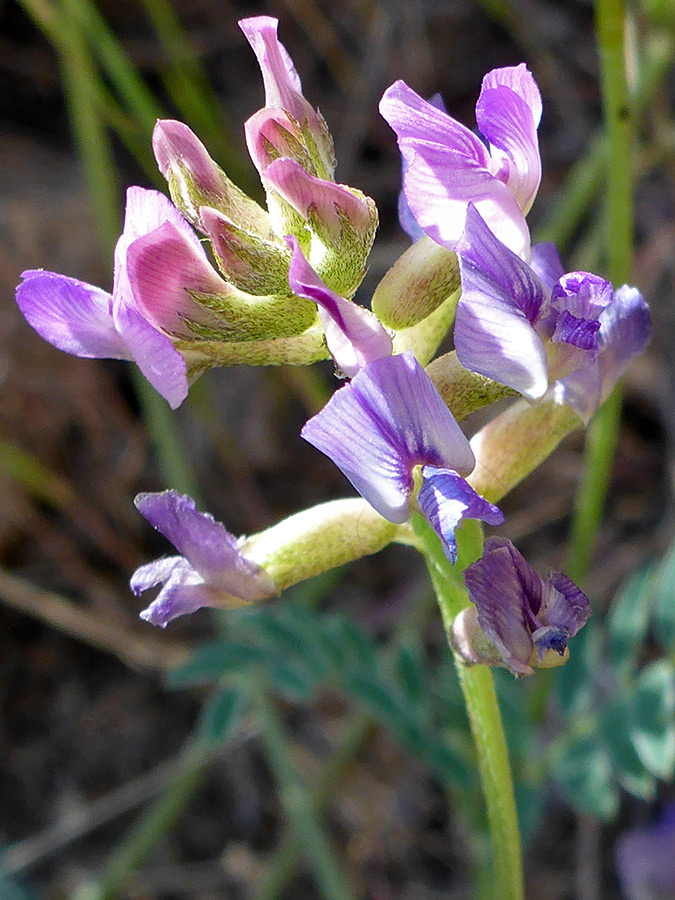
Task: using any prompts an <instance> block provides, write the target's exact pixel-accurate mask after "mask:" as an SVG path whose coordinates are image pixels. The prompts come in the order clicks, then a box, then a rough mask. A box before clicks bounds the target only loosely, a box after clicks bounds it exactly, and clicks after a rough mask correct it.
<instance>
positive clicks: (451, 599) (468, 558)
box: [415, 518, 525, 900]
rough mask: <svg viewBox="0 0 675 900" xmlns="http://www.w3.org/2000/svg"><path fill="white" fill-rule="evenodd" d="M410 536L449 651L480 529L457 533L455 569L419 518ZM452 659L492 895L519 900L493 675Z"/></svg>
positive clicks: (516, 839) (515, 836)
mask: <svg viewBox="0 0 675 900" xmlns="http://www.w3.org/2000/svg"><path fill="white" fill-rule="evenodd" d="M415 531H416V532H417V534H418V535H419V537H420V538H421V541H422V545H423V553H424V558H425V560H426V563H427V567H428V569H429V575H430V577H431V581H432V584H433V586H434V590H435V591H436V596H437V599H438V605H439V607H440V610H441V615H442V616H443V624H444V626H445V630H446V634H447V636H448V643H450V646H451V647H452V644H451V642H450V630H451V627H452V622H453V620H454V618H455V616H456V615H457V614H458V613H459V612H461V610H462V609H464V608H466V607H467V606H468V605H469V596H468V592H467V590H466V587H465V586H464V582H463V579H462V578H461V573H462V572H463V571H464V569H465V568H466V566H467V565H469V563H471V562H473V561H474V560H476V559H478V557H479V556H480V555H481V553H482V548H483V534H482V529H481V526H480V524H479V523H478V522H477V521H476V520H473V519H471V520H469V521H467V522H465V523H464V525H463V526H462V528H461V530H459V531H458V533H457V543H458V550H459V553H458V559H457V563H456V564H455V565H454V566H451V565H450V563H449V562H448V560H447V559H446V557H445V554H444V553H443V549H442V547H441V543H440V541H439V539H438V537H437V536H436V534H435V533H434V531H433V530H432V528H431V526H429V525H428V524H427V523H426V522H425V521H423V520H422V519H421V518H418V519H417V520H416V522H415ZM453 658H454V661H455V666H456V668H457V674H458V676H459V682H460V685H461V687H462V692H463V694H464V700H465V703H466V710H467V714H468V716H469V722H470V724H471V733H472V735H473V739H474V743H475V747H476V754H477V756H478V768H479V771H480V777H481V783H482V787H483V794H484V797H485V804H486V808H487V817H488V827H489V831H490V840H491V844H492V868H493V873H494V875H493V882H494V896H495V897H499V898H500V900H523V898H524V890H525V886H524V879H523V862H522V853H521V847H520V831H519V828H518V814H517V812H516V802H515V795H514V790H513V777H512V774H511V766H510V763H509V755H508V748H507V746H506V739H505V737H504V729H503V726H502V720H501V714H500V712H499V703H498V701H497V694H496V691H495V686H494V681H493V678H492V672H491V671H490V669H489V668H488V667H487V666H470V667H469V666H466V665H465V664H464V662H463V661H462V660H461V659H460V658H459V657H458V656H457V654H455V653H454V651H453Z"/></svg>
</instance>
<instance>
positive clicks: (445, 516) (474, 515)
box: [417, 466, 504, 563]
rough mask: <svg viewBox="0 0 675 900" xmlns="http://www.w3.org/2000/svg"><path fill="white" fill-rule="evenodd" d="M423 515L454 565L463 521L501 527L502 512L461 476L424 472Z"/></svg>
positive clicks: (447, 471) (429, 468)
mask: <svg viewBox="0 0 675 900" xmlns="http://www.w3.org/2000/svg"><path fill="white" fill-rule="evenodd" d="M417 502H418V504H419V507H420V510H421V511H422V515H423V516H424V517H425V518H426V519H427V521H428V522H429V524H430V525H431V527H432V528H433V529H434V531H435V532H436V533H437V534H438V536H439V537H440V539H441V541H442V543H443V550H444V552H445V555H446V556H447V557H448V559H449V560H450V562H452V563H454V562H456V560H457V539H456V538H455V529H456V528H457V526H458V525H459V523H460V522H461V520H462V519H480V520H481V521H482V522H487V523H488V524H489V525H501V524H502V522H503V521H504V515H503V513H502V511H501V510H500V509H499V508H498V507H496V506H494V505H493V504H492V503H488V501H487V500H485V499H483V497H481V496H480V494H477V493H476V491H474V489H473V488H472V487H471V486H470V485H469V483H468V482H467V481H465V479H464V478H462V476H461V475H458V474H457V472H453V471H452V470H451V469H439V468H436V467H434V466H424V467H423V468H422V486H421V488H420V492H419V494H418V497H417Z"/></svg>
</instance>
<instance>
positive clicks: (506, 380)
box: [455, 204, 651, 420]
mask: <svg viewBox="0 0 675 900" xmlns="http://www.w3.org/2000/svg"><path fill="white" fill-rule="evenodd" d="M456 252H457V256H458V259H459V267H460V275H461V280H462V295H461V297H460V300H459V303H458V305H457V315H456V318H455V348H456V350H457V357H458V359H459V361H460V362H461V363H462V365H463V366H464V367H465V368H467V369H469V370H470V371H472V372H477V373H478V374H480V375H486V376H487V377H488V378H492V379H493V380H494V381H497V382H499V383H500V384H504V385H506V386H507V387H510V388H513V389H514V390H516V391H519V392H520V393H521V394H523V395H524V396H526V397H528V398H529V399H531V400H534V399H537V398H539V397H542V396H543V395H544V394H545V393H546V391H547V390H548V387H549V383H551V382H557V384H556V386H555V396H556V397H557V399H558V400H559V401H560V402H566V403H568V404H569V405H570V406H571V407H572V408H573V409H574V410H575V412H577V413H578V415H579V416H580V417H581V418H583V419H584V420H588V419H589V418H590V416H591V415H592V414H593V412H594V411H595V410H596V409H597V407H598V405H599V404H600V403H601V402H602V400H603V399H604V398H605V397H606V396H607V394H608V393H609V392H610V391H611V389H612V387H613V385H614V383H615V382H616V380H617V378H618V377H619V376H620V375H621V374H622V372H623V371H624V369H625V368H626V366H627V365H628V363H629V361H630V360H631V359H632V358H633V356H635V355H636V354H638V353H640V352H641V351H642V350H643V349H644V347H645V345H646V343H647V341H648V340H649V336H650V333H651V319H650V315H649V309H648V307H647V304H646V303H645V301H644V300H643V298H642V296H641V294H640V293H639V291H637V290H635V289H634V288H629V287H627V286H624V287H621V288H619V289H618V290H617V291H614V290H613V289H612V285H611V284H610V283H609V282H608V281H605V279H604V278H600V277H599V276H597V275H593V274H591V273H590V272H570V273H567V274H565V273H564V270H563V267H562V264H561V262H560V258H559V256H558V253H557V251H556V249H555V247H554V246H553V245H552V244H537V245H535V246H534V247H533V248H532V260H531V264H530V265H528V264H527V263H525V262H523V260H522V259H520V258H519V257H518V256H517V255H516V254H515V253H513V252H512V251H511V250H509V249H508V247H506V246H505V245H504V244H503V243H502V242H501V241H499V240H498V239H497V238H496V237H495V235H494V234H493V233H492V231H491V230H490V229H489V228H488V226H487V224H486V223H485V222H484V221H483V219H482V218H481V216H480V214H479V213H478V210H477V209H476V207H474V205H473V204H469V208H468V211H467V215H466V228H465V230H464V233H463V235H462V238H461V240H460V241H459V242H458V244H457V248H456Z"/></svg>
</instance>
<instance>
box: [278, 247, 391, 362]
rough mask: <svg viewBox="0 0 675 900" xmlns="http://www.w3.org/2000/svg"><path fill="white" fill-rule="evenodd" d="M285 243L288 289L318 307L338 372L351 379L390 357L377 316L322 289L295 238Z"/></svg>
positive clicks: (322, 285) (389, 348) (324, 288)
mask: <svg viewBox="0 0 675 900" xmlns="http://www.w3.org/2000/svg"><path fill="white" fill-rule="evenodd" d="M286 243H287V244H288V246H289V247H290V249H291V250H292V251H293V259H292V261H291V265H290V268H289V270H288V281H289V284H290V286H291V290H292V291H293V293H295V294H297V295H298V296H299V297H305V298H306V299H307V300H312V301H313V302H314V303H316V304H317V306H318V307H319V317H320V318H321V325H322V327H323V330H324V334H325V336H326V344H327V345H328V349H329V350H330V352H331V356H332V357H333V359H334V360H335V364H336V366H337V368H338V370H339V371H340V373H341V374H343V375H345V376H346V377H347V378H352V377H353V376H354V375H356V373H357V372H358V371H359V370H360V369H362V368H363V367H364V366H365V365H367V364H368V363H369V362H372V361H373V360H375V359H380V358H381V357H383V356H391V353H392V342H391V337H390V336H389V334H388V333H387V332H386V331H385V329H384V328H383V327H382V325H380V323H379V322H378V320H377V317H376V316H374V315H373V314H372V313H371V312H369V310H367V309H364V308H363V307H362V306H357V304H356V303H352V302H351V300H346V299H345V298H344V297H340V296H339V294H336V293H335V291H331V290H330V288H328V287H326V285H325V284H324V283H323V281H322V280H321V279H320V278H319V276H318V275H317V274H316V272H315V271H314V269H313V268H312V267H311V266H310V264H309V263H308V262H307V260H306V258H305V256H304V254H303V252H302V250H301V249H300V244H299V243H298V240H297V238H295V237H292V236H289V237H287V238H286Z"/></svg>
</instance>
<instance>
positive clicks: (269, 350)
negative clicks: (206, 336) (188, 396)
mask: <svg viewBox="0 0 675 900" xmlns="http://www.w3.org/2000/svg"><path fill="white" fill-rule="evenodd" d="M174 343H175V346H176V349H177V350H179V351H180V352H181V353H182V354H183V356H184V357H185V362H186V363H187V370H188V378H190V379H194V378H196V377H197V376H199V375H201V374H202V373H203V372H205V371H206V370H207V369H211V368H213V367H214V366H239V365H245V366H286V365H288V366H308V365H310V364H311V363H315V362H318V361H319V360H321V359H328V358H329V356H330V354H329V352H328V348H327V347H326V342H325V340H324V336H323V330H322V329H321V327H320V326H319V325H318V324H317V325H315V326H313V327H312V328H308V329H307V331H305V332H303V333H302V334H297V335H293V336H291V337H286V338H275V339H271V340H265V341H216V340H203V341H180V340H179V341H175V342H174Z"/></svg>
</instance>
